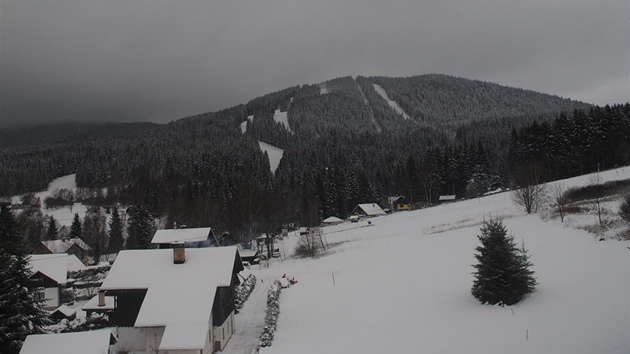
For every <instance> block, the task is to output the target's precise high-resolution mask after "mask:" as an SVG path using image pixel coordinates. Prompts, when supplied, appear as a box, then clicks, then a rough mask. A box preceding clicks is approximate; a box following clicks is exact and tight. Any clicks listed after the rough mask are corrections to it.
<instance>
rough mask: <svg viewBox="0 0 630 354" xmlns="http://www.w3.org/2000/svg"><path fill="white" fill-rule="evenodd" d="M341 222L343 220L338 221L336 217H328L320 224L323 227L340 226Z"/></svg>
mask: <svg viewBox="0 0 630 354" xmlns="http://www.w3.org/2000/svg"><path fill="white" fill-rule="evenodd" d="M342 222H343V220H341V219H339V218H338V217H336V216H331V217H328V218H326V219H324V221H322V224H324V225H337V224H341V223H342Z"/></svg>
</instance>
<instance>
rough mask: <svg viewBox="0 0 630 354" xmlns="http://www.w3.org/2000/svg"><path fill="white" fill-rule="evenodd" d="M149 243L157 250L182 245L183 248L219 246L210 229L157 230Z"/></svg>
mask: <svg viewBox="0 0 630 354" xmlns="http://www.w3.org/2000/svg"><path fill="white" fill-rule="evenodd" d="M151 243H152V244H154V245H158V247H159V248H172V246H173V245H183V247H185V248H200V247H218V246H221V243H220V242H219V240H218V239H217V238H216V237H215V235H214V233H213V232H212V228H210V227H202V228H194V229H165V230H157V231H156V232H155V235H153V239H152V240H151Z"/></svg>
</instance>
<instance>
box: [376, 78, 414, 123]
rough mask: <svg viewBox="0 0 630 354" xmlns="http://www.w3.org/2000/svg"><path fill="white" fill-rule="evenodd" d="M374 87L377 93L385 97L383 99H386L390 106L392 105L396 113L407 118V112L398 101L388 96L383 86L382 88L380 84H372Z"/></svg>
mask: <svg viewBox="0 0 630 354" xmlns="http://www.w3.org/2000/svg"><path fill="white" fill-rule="evenodd" d="M374 89H375V90H376V92H377V93H378V94H379V95H381V97H383V98H384V99H385V101H387V103H388V104H389V106H390V107H392V108H393V109H394V110H395V111H396V112H398V114H400V115H402V116H403V117H405V119H409V115H408V114H407V113H405V111H404V110H403V109H402V107H400V105H399V104H398V102H396V101H394V100H392V99H391V98H389V96H388V95H387V92H386V91H385V89H384V88H382V87H381V86H380V85H377V84H374Z"/></svg>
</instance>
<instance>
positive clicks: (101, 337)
mask: <svg viewBox="0 0 630 354" xmlns="http://www.w3.org/2000/svg"><path fill="white" fill-rule="evenodd" d="M41 353H63V354H116V353H118V347H117V345H116V337H115V336H114V335H113V334H112V332H111V331H110V330H109V329H99V330H96V331H88V332H74V333H51V334H31V335H29V336H27V337H26V340H25V341H24V344H23V345H22V349H21V350H20V354H41Z"/></svg>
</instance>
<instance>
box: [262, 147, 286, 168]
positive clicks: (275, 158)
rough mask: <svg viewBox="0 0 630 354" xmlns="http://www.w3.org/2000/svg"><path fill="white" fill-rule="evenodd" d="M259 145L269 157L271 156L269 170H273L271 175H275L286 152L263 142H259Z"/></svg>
mask: <svg viewBox="0 0 630 354" xmlns="http://www.w3.org/2000/svg"><path fill="white" fill-rule="evenodd" d="M258 145H260V150H262V151H265V152H267V156H269V168H271V173H274V174H275V173H276V170H277V169H278V165H280V160H282V155H283V154H284V150H282V149H280V148H278V147H275V146H273V145H269V144H267V143H263V142H262V141H259V142H258Z"/></svg>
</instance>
